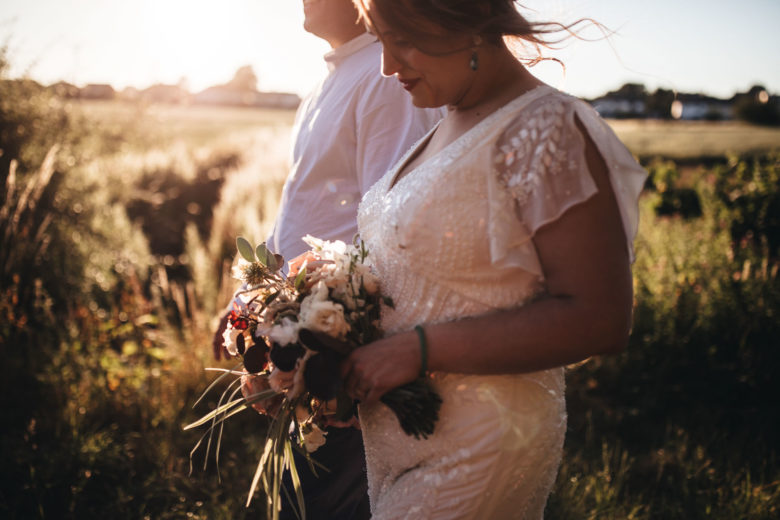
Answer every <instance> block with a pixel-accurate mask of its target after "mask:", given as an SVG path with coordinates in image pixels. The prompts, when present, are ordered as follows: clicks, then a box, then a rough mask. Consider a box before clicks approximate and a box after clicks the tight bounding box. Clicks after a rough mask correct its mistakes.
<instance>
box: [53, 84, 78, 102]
mask: <svg viewBox="0 0 780 520" xmlns="http://www.w3.org/2000/svg"><path fill="white" fill-rule="evenodd" d="M49 90H50V91H51V93H52V94H54V95H55V96H57V97H58V98H61V99H75V98H77V97H79V94H80V93H81V90H80V89H79V88H78V87H77V86H76V85H72V84H70V83H68V82H67V81H58V82H57V83H55V84H53V85H49Z"/></svg>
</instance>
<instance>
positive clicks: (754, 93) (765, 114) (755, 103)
mask: <svg viewBox="0 0 780 520" xmlns="http://www.w3.org/2000/svg"><path fill="white" fill-rule="evenodd" d="M734 113H735V114H736V116H737V118H739V119H742V120H743V121H747V122H748V123H753V124H755V125H767V126H780V108H778V106H777V103H774V102H772V100H771V98H770V96H769V94H768V93H767V91H766V89H765V88H764V87H762V86H760V85H756V86H754V87H752V88H751V89H750V90H749V91H748V92H747V94H742V95H739V96H738V97H737V98H736V99H735V103H734Z"/></svg>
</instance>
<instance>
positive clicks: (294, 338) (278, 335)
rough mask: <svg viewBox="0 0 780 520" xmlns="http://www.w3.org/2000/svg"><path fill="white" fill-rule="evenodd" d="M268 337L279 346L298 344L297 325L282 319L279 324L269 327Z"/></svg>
mask: <svg viewBox="0 0 780 520" xmlns="http://www.w3.org/2000/svg"><path fill="white" fill-rule="evenodd" d="M268 337H269V338H270V339H271V341H273V342H275V343H278V344H279V345H281V346H285V345H290V344H292V343H297V342H298V323H296V322H294V321H292V320H291V319H290V318H282V322H281V323H277V324H275V325H273V326H272V327H271V330H270V332H269V333H268Z"/></svg>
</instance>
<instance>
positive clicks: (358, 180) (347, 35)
mask: <svg viewBox="0 0 780 520" xmlns="http://www.w3.org/2000/svg"><path fill="white" fill-rule="evenodd" d="M303 10H304V14H305V19H304V29H305V30H306V31H308V32H310V33H311V34H314V35H315V36H318V37H319V38H322V39H323V40H325V41H327V42H328V43H329V44H330V46H331V48H332V49H331V51H330V52H328V53H327V54H326V55H325V62H326V64H327V66H328V74H327V76H326V77H325V78H324V79H323V80H322V81H321V82H320V84H319V85H318V86H317V87H316V88H315V89H314V91H313V92H312V94H310V95H309V96H308V97H307V98H306V99H305V100H304V101H303V102H302V103H301V106H300V107H299V109H298V113H297V114H296V118H295V124H294V126H293V131H292V141H293V150H292V165H291V169H290V172H289V175H288V177H287V181H286V182H285V185H284V189H283V191H282V199H281V204H280V208H279V212H278V214H277V216H276V220H275V223H274V228H273V232H272V233H271V236H270V237H269V239H268V241H267V243H268V247H269V249H271V250H272V251H274V252H276V253H280V254H281V255H282V256H284V257H285V258H286V259H291V258H294V257H296V256H298V255H299V254H301V253H303V252H304V251H305V250H306V249H307V246H306V244H305V243H304V242H303V241H302V240H301V238H302V237H303V236H304V235H307V234H310V235H313V236H315V237H317V238H322V239H325V240H343V241H345V242H347V243H350V242H351V241H352V238H353V236H354V235H355V233H356V232H357V222H356V218H357V208H358V204H359V202H360V199H361V197H362V195H363V194H364V193H365V192H366V191H367V190H368V189H369V188H370V187H371V185H372V184H373V183H374V182H376V181H377V180H378V179H379V178H380V177H381V176H382V175H384V173H385V172H386V171H387V170H388V169H389V168H390V167H391V166H392V165H393V164H394V163H395V162H396V161H397V160H399V159H400V157H401V155H402V154H403V153H404V152H406V151H407V150H408V149H409V148H410V147H411V145H412V144H413V143H414V142H415V141H417V140H418V139H419V138H421V137H422V136H423V135H424V134H425V133H427V131H428V130H429V129H430V128H431V127H432V126H433V125H434V124H435V122H436V121H438V120H439V119H440V118H441V117H442V115H443V111H441V110H421V109H417V108H415V107H413V106H412V104H411V102H410V99H409V96H408V95H407V94H406V92H405V91H404V90H403V88H402V87H401V85H400V84H399V83H398V82H397V81H395V80H393V79H392V78H386V77H382V76H381V74H380V54H381V46H380V44H379V43H378V42H377V41H376V38H375V37H373V36H371V35H369V34H367V33H366V32H365V28H364V27H363V25H362V24H360V23H358V13H357V10H356V9H355V7H354V6H353V4H352V0H303ZM216 338H219V340H217V339H216ZM215 341H219V343H215V345H216V346H217V347H218V348H219V347H221V336H219V335H218V336H215ZM327 431H328V434H327V442H326V443H325V445H324V446H322V447H321V448H319V449H318V450H317V451H315V452H314V453H312V457H313V458H314V459H315V460H316V461H317V462H319V463H321V464H322V465H323V466H325V467H326V468H328V470H329V471H328V472H323V471H321V472H319V474H318V475H319V476H315V475H313V474H312V473H311V471H310V470H309V464H308V463H307V462H306V461H305V459H303V458H301V457H300V456H298V455H297V453H296V466H297V468H298V471H299V473H300V476H301V480H302V483H301V487H302V490H303V494H304V501H305V506H306V518H307V519H309V520H363V519H368V518H369V517H370V511H369V506H368V496H367V483H366V475H365V459H364V457H365V456H364V451H363V442H362V436H361V433H360V431H359V430H357V429H355V428H352V427H347V428H335V427H329V428H328V429H327ZM285 482H286V485H287V486H288V489H289V490H290V491H291V492H292V485H291V481H290V478H289V474H287V475H285ZM291 496H294V493H291ZM280 518H282V519H284V520H287V519H293V518H296V516H295V513H294V511H293V509H292V507H291V506H290V504H289V503H286V502H284V503H283V508H282V512H281V515H280Z"/></svg>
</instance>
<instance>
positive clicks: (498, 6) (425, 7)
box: [353, 0, 604, 65]
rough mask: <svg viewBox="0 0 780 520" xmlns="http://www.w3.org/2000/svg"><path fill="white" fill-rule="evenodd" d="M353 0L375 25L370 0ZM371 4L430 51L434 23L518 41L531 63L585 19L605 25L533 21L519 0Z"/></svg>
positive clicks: (497, 40)
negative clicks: (527, 15)
mask: <svg viewBox="0 0 780 520" xmlns="http://www.w3.org/2000/svg"><path fill="white" fill-rule="evenodd" d="M353 2H354V4H355V7H357V9H358V12H359V13H360V17H361V19H362V20H364V21H365V22H366V23H367V24H368V25H369V26H372V25H373V23H372V21H371V17H370V14H369V12H368V9H367V6H366V4H367V0H353ZM371 5H372V8H373V9H374V10H375V11H376V12H377V13H378V14H379V16H380V17H381V18H382V19H383V20H384V21H385V22H386V23H387V24H388V25H389V26H390V27H392V28H393V30H394V31H396V32H397V33H399V34H401V35H403V36H404V37H405V38H408V39H409V40H410V41H411V42H413V43H414V45H415V46H416V47H418V48H419V49H420V50H421V51H423V52H427V50H426V46H427V42H430V41H431V40H432V39H434V38H432V37H433V35H432V34H431V33H430V31H429V30H427V31H426V28H430V27H431V26H434V27H438V28H441V29H442V30H443V31H444V32H445V33H449V34H460V35H470V36H479V37H481V38H482V39H483V40H484V41H486V42H488V43H492V44H494V45H499V44H501V42H502V41H506V40H510V43H511V40H514V41H515V42H516V43H520V44H521V45H522V47H524V48H526V49H527V48H528V47H531V48H532V49H533V52H532V53H531V55H530V56H529V55H528V54H527V52H523V53H522V54H523V55H522V56H518V57H519V58H520V59H521V60H522V61H524V62H526V63H527V64H530V65H533V64H535V63H538V62H539V61H542V60H544V59H548V58H545V57H544V56H543V55H542V48H543V47H546V48H552V47H553V46H554V45H556V44H559V43H561V42H563V41H564V40H566V39H568V38H569V37H572V36H573V37H579V36H578V34H577V32H578V27H580V26H581V25H582V24H592V25H595V26H596V27H598V28H600V29H601V30H602V32H603V30H604V28H603V26H602V25H601V24H599V23H598V22H595V21H594V20H591V19H589V18H584V19H580V20H577V21H575V22H574V23H571V24H567V25H565V24H562V23H559V22H552V21H545V22H536V21H535V22H532V21H530V20H528V19H527V18H526V17H525V16H523V15H522V14H521V13H520V12H519V10H518V8H523V6H522V4H520V3H519V2H517V1H515V0H371ZM429 54H438V53H437V52H430V53H429ZM555 61H557V60H555Z"/></svg>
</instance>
